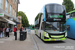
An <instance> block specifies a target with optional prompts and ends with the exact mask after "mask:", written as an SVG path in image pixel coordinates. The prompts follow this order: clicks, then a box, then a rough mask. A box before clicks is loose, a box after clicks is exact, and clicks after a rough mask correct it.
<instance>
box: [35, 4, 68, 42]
mask: <svg viewBox="0 0 75 50" xmlns="http://www.w3.org/2000/svg"><path fill="white" fill-rule="evenodd" d="M66 32H67V31H66V9H65V6H63V5H60V4H55V3H51V4H46V5H45V6H44V7H43V8H42V9H41V11H40V12H39V13H38V15H37V16H36V18H35V34H36V35H38V36H39V37H40V38H41V39H42V40H43V41H61V40H66V36H67V33H66Z"/></svg>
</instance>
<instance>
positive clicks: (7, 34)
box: [5, 26, 10, 37]
mask: <svg viewBox="0 0 75 50" xmlns="http://www.w3.org/2000/svg"><path fill="white" fill-rule="evenodd" d="M9 31H10V29H9V27H8V26H7V28H6V29H5V32H6V37H7V36H8V37H9Z"/></svg>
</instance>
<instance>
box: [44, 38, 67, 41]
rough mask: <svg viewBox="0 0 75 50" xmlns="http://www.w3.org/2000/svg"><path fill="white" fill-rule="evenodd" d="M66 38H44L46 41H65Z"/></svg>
mask: <svg viewBox="0 0 75 50" xmlns="http://www.w3.org/2000/svg"><path fill="white" fill-rule="evenodd" d="M63 40H66V38H65V37H64V38H59V39H52V38H48V39H44V41H63Z"/></svg>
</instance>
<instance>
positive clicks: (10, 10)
mask: <svg viewBox="0 0 75 50" xmlns="http://www.w3.org/2000/svg"><path fill="white" fill-rule="evenodd" d="M11 10H12V6H11V5H10V14H11Z"/></svg>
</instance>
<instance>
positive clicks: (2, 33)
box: [2, 28, 5, 38]
mask: <svg viewBox="0 0 75 50" xmlns="http://www.w3.org/2000/svg"><path fill="white" fill-rule="evenodd" d="M2 29H3V31H2V38H3V37H4V31H5V28H2Z"/></svg>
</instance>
